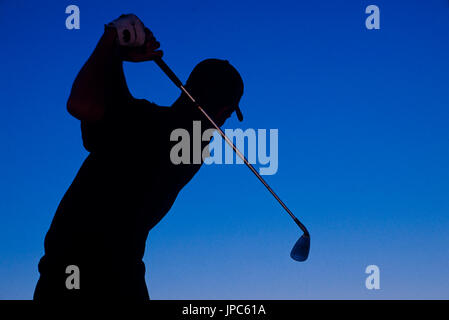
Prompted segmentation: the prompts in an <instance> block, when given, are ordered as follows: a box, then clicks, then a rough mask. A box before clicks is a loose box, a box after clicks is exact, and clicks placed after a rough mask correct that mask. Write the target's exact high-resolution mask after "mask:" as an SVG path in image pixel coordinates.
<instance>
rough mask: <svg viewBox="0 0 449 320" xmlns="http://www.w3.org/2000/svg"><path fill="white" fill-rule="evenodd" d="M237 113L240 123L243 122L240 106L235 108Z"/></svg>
mask: <svg viewBox="0 0 449 320" xmlns="http://www.w3.org/2000/svg"><path fill="white" fill-rule="evenodd" d="M235 113H236V114H237V118H238V119H239V121H243V114H242V111H241V110H240V107H239V106H237V108H235Z"/></svg>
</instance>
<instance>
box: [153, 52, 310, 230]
mask: <svg viewBox="0 0 449 320" xmlns="http://www.w3.org/2000/svg"><path fill="white" fill-rule="evenodd" d="M154 62H155V63H156V64H157V65H158V66H159V67H160V68H161V69H162V71H164V73H165V74H166V75H167V76H168V77H169V78H170V80H171V81H172V82H173V83H174V84H175V85H176V86H177V87H178V88H179V89H181V90H182V91H183V92H184V93H185V94H186V95H187V97H189V99H190V100H191V101H192V102H193V103H194V104H195V105H196V106H197V107H198V109H199V110H200V111H201V113H203V115H204V116H205V117H206V118H207V119H208V120H209V121H210V123H211V124H212V125H213V126H214V127H215V129H217V131H218V132H219V133H220V135H221V136H222V138H223V139H224V140H225V141H226V142H227V143H228V144H229V146H231V148H232V149H233V150H234V152H235V153H236V154H237V155H238V156H239V157H240V159H242V160H243V162H244V163H245V164H246V166H247V167H248V168H249V169H250V170H251V171H252V172H253V173H254V174H255V175H256V177H257V178H258V179H259V180H260V182H262V183H263V185H264V186H265V188H267V189H268V191H270V193H271V194H272V195H273V197H274V198H275V199H276V200H277V201H278V202H279V204H280V205H281V206H282V207H283V208H284V210H285V211H287V213H288V214H289V215H290V217H291V218H292V219H293V220H294V221H295V223H296V224H297V225H298V226H299V227H300V228H301V230H302V231H303V232H304V234H305V235H307V236H308V235H309V231H308V230H307V228H306V227H305V226H304V225H303V224H302V223H301V221H299V219H298V218H296V217H295V215H294V214H293V213H292V212H291V211H290V209H289V208H288V207H287V206H286V205H285V203H284V202H283V201H282V200H281V199H280V198H279V196H278V195H277V194H276V192H274V190H273V189H271V187H270V186H269V185H268V183H267V182H266V181H265V180H264V178H262V176H261V175H260V174H259V173H258V172H257V170H256V169H255V168H254V167H253V165H252V164H251V163H249V162H248V160H247V159H246V157H245V156H244V155H243V154H242V153H241V152H240V150H239V149H237V147H236V146H235V145H234V143H233V142H232V141H231V140H230V139H229V138H228V137H227V136H226V134H225V133H224V132H223V130H221V129H220V127H219V126H218V125H217V124H216V123H215V121H214V120H213V119H212V118H211V117H210V116H209V115H208V114H207V112H206V111H204V109H203V108H202V107H201V106H200V105H199V104H198V102H196V100H195V99H194V98H193V97H192V95H191V94H190V93H189V92H188V91H187V89H186V88H184V86H183V85H182V82H181V80H179V78H178V77H177V76H176V75H175V73H174V72H173V71H172V70H171V69H170V67H169V66H168V65H167V64H166V63H165V62H164V61H163V60H162V59H161V58H157V59H155V60H154Z"/></svg>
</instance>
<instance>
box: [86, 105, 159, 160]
mask: <svg viewBox="0 0 449 320" xmlns="http://www.w3.org/2000/svg"><path fill="white" fill-rule="evenodd" d="M157 108H158V106H157V105H156V104H154V103H151V102H148V101H147V100H144V99H134V100H132V101H131V102H130V103H128V105H126V106H119V107H118V106H114V107H112V108H109V109H108V110H107V112H106V113H105V116H104V118H103V119H101V120H99V121H95V122H88V121H81V136H82V139H83V145H84V148H85V149H86V150H87V151H89V152H102V151H108V150H119V149H123V148H126V149H129V148H132V147H133V146H134V145H136V144H138V140H139V139H140V138H141V137H143V136H144V135H145V134H144V133H143V132H142V130H147V128H151V125H150V123H151V122H152V121H156V119H154V117H153V116H154V111H155V109H157Z"/></svg>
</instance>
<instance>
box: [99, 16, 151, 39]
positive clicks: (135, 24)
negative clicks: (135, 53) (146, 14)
mask: <svg viewBox="0 0 449 320" xmlns="http://www.w3.org/2000/svg"><path fill="white" fill-rule="evenodd" d="M106 27H112V28H115V29H116V30H117V40H118V43H119V45H120V46H124V47H140V46H142V45H143V44H144V43H145V26H144V25H143V23H142V21H140V19H139V18H138V17H137V16H136V15H134V14H122V15H121V16H120V17H118V18H117V19H115V20H114V21H112V22H110V23H108V24H107V25H106Z"/></svg>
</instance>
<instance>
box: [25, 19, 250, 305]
mask: <svg viewBox="0 0 449 320" xmlns="http://www.w3.org/2000/svg"><path fill="white" fill-rule="evenodd" d="M158 48H159V42H157V41H156V39H155V38H154V36H153V34H152V33H151V31H150V30H149V29H147V28H145V27H144V25H143V23H142V22H141V21H140V20H139V19H138V18H137V17H136V16H134V15H122V16H121V17H119V18H118V19H116V20H114V21H113V22H111V23H110V24H108V25H106V26H105V32H104V34H103V36H102V37H101V39H100V41H99V43H98V45H97V47H96V48H95V51H94V52H93V53H92V55H91V56H90V58H89V59H88V61H87V62H86V63H85V65H84V66H83V67H82V69H81V71H80V72H79V74H78V76H77V77H76V79H75V82H74V83H73V87H72V91H71V94H70V97H69V99H68V102H67V109H68V111H69V113H70V114H71V115H73V116H74V117H75V118H77V119H79V120H81V131H82V138H83V144H84V146H85V148H86V149H87V150H88V151H89V152H90V154H89V155H88V157H87V158H86V160H85V161H84V163H83V165H82V166H81V168H80V170H79V171H78V174H77V175H76V177H75V179H74V181H73V182H72V184H71V186H70V187H69V189H68V190H67V192H66V194H65V195H64V197H63V199H62V200H61V202H60V204H59V206H58V209H57V211H56V214H55V216H54V219H53V221H52V224H51V226H50V229H49V231H48V233H47V235H46V237H45V255H44V256H43V257H42V259H41V261H40V262H39V272H40V279H39V281H38V284H37V286H36V290H35V294H34V298H35V299H41V300H42V299H61V298H82V299H106V298H107V299H133V300H147V299H149V295H148V291H147V287H146V284H145V278H144V276H145V266H144V264H143V262H142V258H143V255H144V250H145V242H146V239H147V236H148V232H149V231H150V230H151V228H153V227H154V226H155V225H156V224H157V223H158V222H159V221H160V220H161V219H162V218H163V217H164V216H165V214H166V213H167V212H168V211H169V209H170V208H171V206H172V205H173V202H174V201H175V199H176V197H177V195H178V193H179V191H180V190H181V189H182V188H183V187H184V186H185V185H186V184H187V183H188V182H189V181H190V180H191V179H192V177H193V176H194V175H195V173H196V172H197V171H198V170H199V168H200V166H201V164H181V165H175V164H173V163H172V162H171V161H170V150H171V147H172V145H173V144H175V142H171V141H170V133H171V132H172V131H173V130H175V129H177V128H184V129H186V130H187V131H188V132H190V133H191V132H192V130H193V128H192V127H193V121H201V127H202V130H207V129H209V128H212V126H211V125H210V124H209V123H208V121H207V120H206V119H205V117H204V116H203V115H202V114H201V113H200V111H199V110H197V108H196V107H195V106H194V105H193V104H192V103H191V102H190V100H189V99H188V98H187V97H186V96H185V95H184V94H181V96H180V97H179V98H178V99H177V100H176V101H175V102H174V103H173V105H172V106H171V107H170V108H166V107H159V106H157V105H155V104H153V103H150V102H148V101H146V100H143V99H135V98H133V97H132V95H131V94H130V92H129V90H128V88H127V85H126V81H125V77H124V73H123V68H122V61H133V62H141V61H149V60H153V59H155V58H158V57H161V56H162V51H160V50H158ZM185 87H186V88H187V89H188V90H189V91H190V92H191V93H192V95H193V96H194V97H195V98H196V99H197V101H198V102H199V103H200V104H201V105H202V106H203V107H204V109H205V110H206V111H207V112H208V113H209V115H210V116H211V117H212V118H213V119H214V121H215V122H216V123H217V125H219V126H221V125H223V123H224V122H225V120H226V119H227V118H228V117H230V115H231V114H232V112H234V111H236V112H237V115H238V117H239V119H240V120H241V119H242V115H241V112H240V109H239V108H238V102H239V100H240V98H241V96H242V94H243V82H242V79H241V77H240V75H239V73H238V72H237V70H235V69H234V68H233V67H232V66H231V65H230V64H229V63H228V62H227V61H225V60H217V59H208V60H205V61H203V62H201V63H199V64H198V65H197V66H196V67H195V68H194V70H193V71H192V73H191V75H190V76H189V79H188V80H187V83H186V84H185ZM191 137H192V134H191ZM202 144H203V147H204V146H206V145H207V143H205V142H202ZM201 149H203V148H201ZM68 266H76V268H78V269H77V270H79V289H77V288H72V289H69V288H68V286H67V285H66V282H67V279H68V277H69V274H67V273H66V272H67V267H68ZM72 268H73V267H72ZM70 270H73V269H70ZM69 287H70V286H69ZM70 288H71V287H70Z"/></svg>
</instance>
